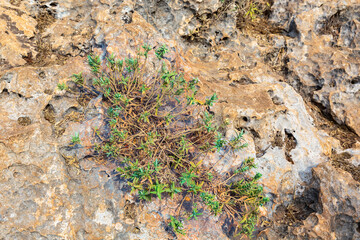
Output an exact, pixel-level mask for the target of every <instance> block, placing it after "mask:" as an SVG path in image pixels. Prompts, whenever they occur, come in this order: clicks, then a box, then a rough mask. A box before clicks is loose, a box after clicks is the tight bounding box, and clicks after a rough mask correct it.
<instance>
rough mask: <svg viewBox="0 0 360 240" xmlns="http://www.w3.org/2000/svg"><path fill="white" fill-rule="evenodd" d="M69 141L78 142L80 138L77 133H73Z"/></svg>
mask: <svg viewBox="0 0 360 240" xmlns="http://www.w3.org/2000/svg"><path fill="white" fill-rule="evenodd" d="M71 142H72V143H73V144H80V142H81V140H80V136H79V133H75V134H74V136H72V138H71Z"/></svg>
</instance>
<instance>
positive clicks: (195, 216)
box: [188, 203, 202, 220]
mask: <svg viewBox="0 0 360 240" xmlns="http://www.w3.org/2000/svg"><path fill="white" fill-rule="evenodd" d="M200 215H202V213H199V212H198V209H197V205H196V203H194V205H193V209H192V212H191V214H190V216H189V217H188V220H189V219H191V218H194V219H195V220H197V216H200Z"/></svg>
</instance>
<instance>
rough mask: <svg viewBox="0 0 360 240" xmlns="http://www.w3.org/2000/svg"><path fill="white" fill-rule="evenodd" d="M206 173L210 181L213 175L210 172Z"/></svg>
mask: <svg viewBox="0 0 360 240" xmlns="http://www.w3.org/2000/svg"><path fill="white" fill-rule="evenodd" d="M207 175H208V179H209V180H210V181H212V180H213V178H214V176H213V175H212V173H209V172H208V173H207Z"/></svg>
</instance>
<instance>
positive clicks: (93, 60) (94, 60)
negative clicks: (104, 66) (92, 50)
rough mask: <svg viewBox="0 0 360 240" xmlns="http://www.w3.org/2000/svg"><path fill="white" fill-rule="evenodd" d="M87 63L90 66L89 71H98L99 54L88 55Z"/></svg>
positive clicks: (95, 72) (99, 63)
mask: <svg viewBox="0 0 360 240" xmlns="http://www.w3.org/2000/svg"><path fill="white" fill-rule="evenodd" d="M88 64H89V66H90V68H91V71H92V72H93V73H94V74H97V73H99V70H100V65H101V60H100V57H99V56H96V55H91V54H90V55H88Z"/></svg>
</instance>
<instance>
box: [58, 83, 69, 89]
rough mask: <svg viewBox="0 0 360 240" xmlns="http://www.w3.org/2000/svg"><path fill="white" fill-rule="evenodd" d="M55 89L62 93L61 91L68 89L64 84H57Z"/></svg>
mask: <svg viewBox="0 0 360 240" xmlns="http://www.w3.org/2000/svg"><path fill="white" fill-rule="evenodd" d="M57 88H58V89H59V90H60V91H63V90H67V89H68V86H67V85H66V83H58V85H57Z"/></svg>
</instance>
